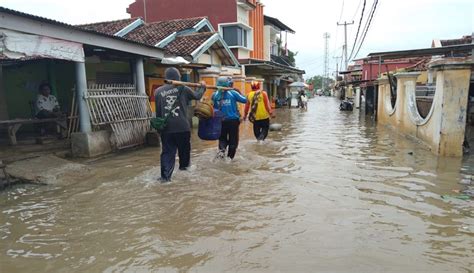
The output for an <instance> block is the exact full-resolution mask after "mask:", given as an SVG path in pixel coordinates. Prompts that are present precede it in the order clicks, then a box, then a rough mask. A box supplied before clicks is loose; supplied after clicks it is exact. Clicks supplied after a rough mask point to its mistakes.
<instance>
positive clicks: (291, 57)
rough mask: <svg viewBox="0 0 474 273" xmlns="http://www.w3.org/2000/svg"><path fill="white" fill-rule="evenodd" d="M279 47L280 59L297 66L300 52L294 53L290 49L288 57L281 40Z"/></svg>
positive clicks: (278, 40)
mask: <svg viewBox="0 0 474 273" xmlns="http://www.w3.org/2000/svg"><path fill="white" fill-rule="evenodd" d="M276 42H277V45H278V51H279V53H280V57H282V58H284V59H285V61H286V62H288V63H289V64H290V65H291V66H296V55H298V52H293V51H291V50H289V49H288V55H286V51H285V47H284V46H283V45H282V44H283V42H282V41H281V39H280V38H277V41H276Z"/></svg>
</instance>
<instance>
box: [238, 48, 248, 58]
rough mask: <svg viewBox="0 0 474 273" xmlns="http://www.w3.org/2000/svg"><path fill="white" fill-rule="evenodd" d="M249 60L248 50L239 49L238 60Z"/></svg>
mask: <svg viewBox="0 0 474 273" xmlns="http://www.w3.org/2000/svg"><path fill="white" fill-rule="evenodd" d="M248 58H250V50H246V49H241V48H239V59H248Z"/></svg>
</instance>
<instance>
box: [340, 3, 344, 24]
mask: <svg viewBox="0 0 474 273" xmlns="http://www.w3.org/2000/svg"><path fill="white" fill-rule="evenodd" d="M343 13H344V0H342V7H341V15H339V21H341V19H342V14H343Z"/></svg>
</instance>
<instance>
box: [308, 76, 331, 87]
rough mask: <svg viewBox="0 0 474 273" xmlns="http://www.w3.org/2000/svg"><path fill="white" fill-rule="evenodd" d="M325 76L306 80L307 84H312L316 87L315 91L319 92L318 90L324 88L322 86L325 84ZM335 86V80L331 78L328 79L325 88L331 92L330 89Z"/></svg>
mask: <svg viewBox="0 0 474 273" xmlns="http://www.w3.org/2000/svg"><path fill="white" fill-rule="evenodd" d="M323 78H324V77H323V76H320V75H316V76H313V77H311V78H309V79H307V80H306V83H307V84H312V85H314V89H315V90H318V89H321V88H322V84H323ZM333 84H334V79H331V78H326V86H325V88H324V89H325V90H329V89H330V87H331V86H332V85H333Z"/></svg>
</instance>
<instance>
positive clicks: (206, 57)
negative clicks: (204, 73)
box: [198, 51, 222, 66]
mask: <svg viewBox="0 0 474 273" xmlns="http://www.w3.org/2000/svg"><path fill="white" fill-rule="evenodd" d="M211 54H212V56H211ZM211 54H208V53H204V54H202V55H201V57H199V60H198V63H201V64H210V65H213V66H221V65H222V60H221V58H219V56H218V55H217V53H216V52H215V51H211Z"/></svg>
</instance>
